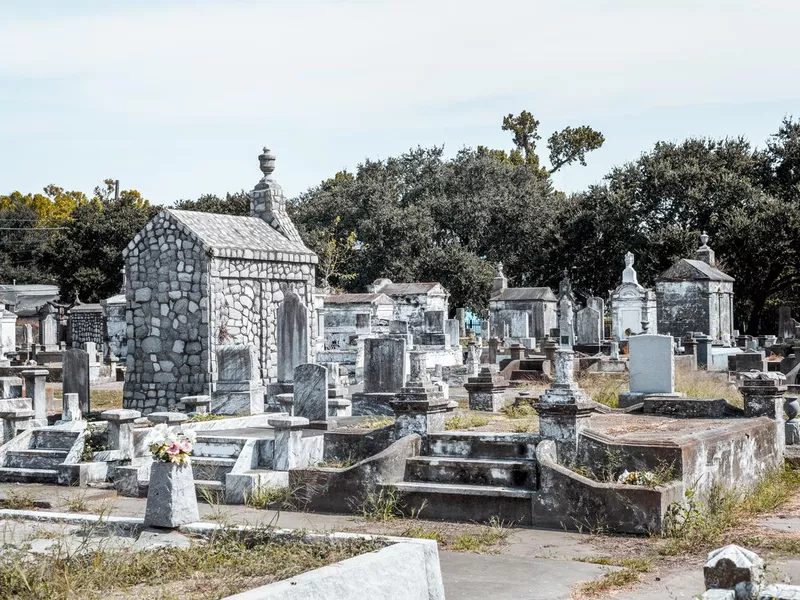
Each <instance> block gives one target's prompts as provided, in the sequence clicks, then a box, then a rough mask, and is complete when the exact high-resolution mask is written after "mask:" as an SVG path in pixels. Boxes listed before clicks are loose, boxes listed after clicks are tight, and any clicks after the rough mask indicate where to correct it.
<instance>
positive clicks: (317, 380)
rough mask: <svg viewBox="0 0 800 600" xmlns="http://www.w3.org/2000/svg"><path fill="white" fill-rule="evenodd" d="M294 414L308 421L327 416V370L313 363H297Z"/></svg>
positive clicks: (319, 419)
mask: <svg viewBox="0 0 800 600" xmlns="http://www.w3.org/2000/svg"><path fill="white" fill-rule="evenodd" d="M293 408H294V416H295V417H305V418H306V419H308V420H309V421H324V420H325V419H327V418H328V371H327V369H326V368H325V367H323V366H321V365H315V364H310V363H308V364H303V365H297V366H296V367H295V369H294V407H293Z"/></svg>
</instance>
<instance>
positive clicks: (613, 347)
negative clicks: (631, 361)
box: [611, 341, 619, 360]
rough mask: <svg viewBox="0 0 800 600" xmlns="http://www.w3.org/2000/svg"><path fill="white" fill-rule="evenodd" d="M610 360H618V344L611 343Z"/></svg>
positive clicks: (615, 342)
mask: <svg viewBox="0 0 800 600" xmlns="http://www.w3.org/2000/svg"><path fill="white" fill-rule="evenodd" d="M611 360H619V342H617V341H612V342H611Z"/></svg>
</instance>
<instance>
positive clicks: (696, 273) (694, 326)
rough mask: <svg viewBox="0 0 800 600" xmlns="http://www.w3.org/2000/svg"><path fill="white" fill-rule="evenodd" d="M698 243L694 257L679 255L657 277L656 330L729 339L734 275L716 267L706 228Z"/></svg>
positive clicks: (674, 333) (673, 333)
mask: <svg viewBox="0 0 800 600" xmlns="http://www.w3.org/2000/svg"><path fill="white" fill-rule="evenodd" d="M700 243H701V244H702V245H701V246H700V248H698V249H697V251H696V252H695V257H694V259H688V258H682V259H681V260H679V261H678V262H676V263H675V264H674V265H672V266H671V267H670V268H669V269H667V270H666V271H664V273H662V274H661V275H660V276H659V277H658V279H656V300H657V304H658V333H664V334H668V335H671V336H673V337H678V336H681V337H682V336H683V335H685V334H686V333H687V332H689V331H692V332H701V333H705V334H706V335H708V336H709V337H711V338H712V339H714V340H721V341H727V342H730V341H731V339H732V337H733V282H734V279H733V277H731V276H730V275H727V274H725V273H723V272H722V271H720V270H719V269H718V268H717V262H716V258H715V256H714V251H713V250H712V249H711V248H709V247H708V236H707V235H706V234H705V232H704V233H703V235H701V236H700ZM651 331H652V329H651Z"/></svg>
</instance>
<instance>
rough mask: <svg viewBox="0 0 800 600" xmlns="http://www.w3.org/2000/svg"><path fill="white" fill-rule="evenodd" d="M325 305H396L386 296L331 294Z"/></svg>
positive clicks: (326, 298) (327, 297)
mask: <svg viewBox="0 0 800 600" xmlns="http://www.w3.org/2000/svg"><path fill="white" fill-rule="evenodd" d="M325 304H326V305H327V304H394V302H392V299H391V298H389V296H387V295H386V294H331V295H330V296H325Z"/></svg>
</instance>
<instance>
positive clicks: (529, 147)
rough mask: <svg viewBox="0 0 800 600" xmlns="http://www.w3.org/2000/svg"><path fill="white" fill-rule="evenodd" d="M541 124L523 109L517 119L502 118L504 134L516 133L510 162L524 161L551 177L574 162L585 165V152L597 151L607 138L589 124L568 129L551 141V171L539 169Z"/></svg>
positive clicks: (553, 136) (551, 137) (555, 133)
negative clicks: (514, 147)
mask: <svg viewBox="0 0 800 600" xmlns="http://www.w3.org/2000/svg"><path fill="white" fill-rule="evenodd" d="M538 130H539V121H537V120H536V119H535V118H534V117H533V115H532V114H531V113H529V112H528V111H527V110H523V111H522V112H520V113H519V115H518V116H516V117H515V116H514V114H513V113H509V114H508V116H505V117H503V131H510V132H512V134H513V136H512V137H513V140H514V145H515V146H516V149H515V150H512V152H511V154H510V155H509V156H508V160H509V161H510V162H512V163H515V164H519V163H521V162H524V163H525V164H527V165H529V166H531V167H532V168H534V169H540V168H541V169H542V172H543V173H544V174H550V175H552V174H553V173H555V172H556V171H558V170H559V169H560V168H561V167H563V166H566V165H571V164H572V163H574V162H575V161H578V162H580V164H581V165H583V166H584V167H585V166H586V153H587V152H591V151H592V150H597V149H598V148H600V147H601V146H602V145H603V142H604V141H605V138H604V137H603V134H602V133H600V132H599V131H595V130H594V129H592V128H591V127H589V126H588V125H582V126H580V127H575V128H573V127H566V128H564V129H562V130H561V131H556V132H554V133H553V134H552V135H551V136H550V137H549V138H548V139H547V145H548V147H549V148H550V169H549V170H548V169H544V167H540V164H539V163H540V161H539V156H538V155H537V154H536V142H537V141H538V140H540V139H541V136H540V135H539V132H538Z"/></svg>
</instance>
